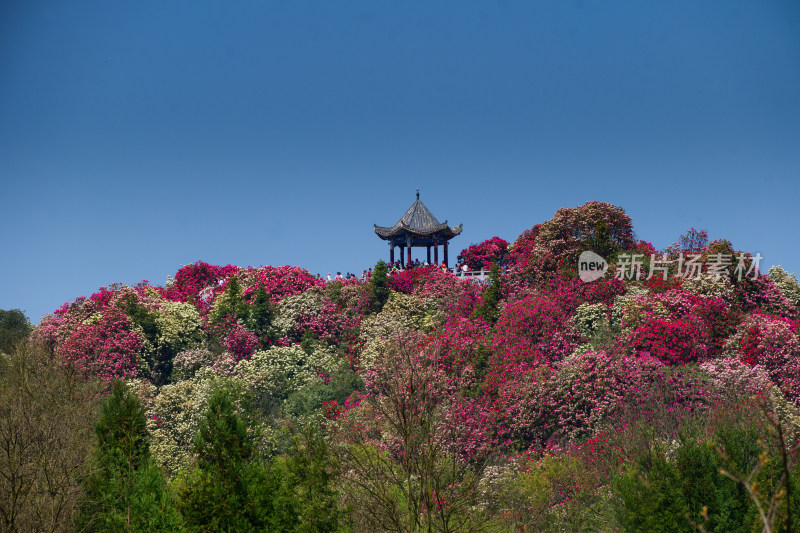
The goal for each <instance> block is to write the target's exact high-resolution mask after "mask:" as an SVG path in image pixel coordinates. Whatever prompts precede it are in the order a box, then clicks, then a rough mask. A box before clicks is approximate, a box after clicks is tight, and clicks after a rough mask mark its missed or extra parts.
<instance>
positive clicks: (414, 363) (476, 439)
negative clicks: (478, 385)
mask: <svg viewBox="0 0 800 533" xmlns="http://www.w3.org/2000/svg"><path fill="white" fill-rule="evenodd" d="M440 361H441V346H440V344H439V343H438V342H433V343H426V342H425V341H424V340H423V339H420V338H419V337H417V338H404V339H401V338H397V339H395V344H393V346H392V347H391V348H390V349H389V350H388V351H387V352H386V353H385V354H384V357H381V358H380V359H379V361H378V362H377V363H376V365H375V366H374V367H373V369H372V370H370V371H368V372H367V373H366V376H365V381H366V388H367V390H366V393H365V394H364V395H363V396H362V397H361V398H360V401H359V405H358V406H357V407H354V408H351V409H349V410H347V411H345V412H344V413H342V414H337V416H336V418H335V422H336V424H335V428H336V431H335V438H336V440H337V443H338V444H337V450H338V453H339V455H340V457H341V460H342V461H343V466H344V468H345V471H347V472H349V473H348V475H347V476H346V477H345V479H344V484H345V492H346V494H347V496H348V498H347V499H348V503H349V504H351V505H352V506H353V508H354V514H355V515H356V516H357V517H358V519H359V520H364V521H366V522H368V523H369V524H370V527H371V528H372V529H374V530H378V529H390V530H394V531H423V530H428V528H429V527H430V528H433V529H434V530H437V531H442V530H444V531H448V530H452V528H453V527H454V526H455V525H456V524H457V523H459V522H460V521H463V520H465V519H466V517H468V516H469V513H470V512H471V511H470V509H471V508H472V507H473V506H474V504H475V499H476V497H477V491H476V488H477V481H478V480H479V478H480V473H481V471H482V469H483V468H484V467H485V465H486V461H487V459H488V458H489V457H490V456H491V454H492V452H493V449H494V448H495V447H496V444H497V442H496V440H495V437H494V417H493V415H492V412H491V410H489V409H487V408H485V407H484V406H483V405H482V404H481V403H480V402H476V401H473V400H470V399H468V398H466V397H465V396H464V395H463V394H461V393H460V379H459V377H458V376H454V375H451V374H448V373H447V372H445V370H444V369H443V368H442V366H441V364H440ZM390 494H391V495H392V496H391V497H387V496H389V495H390Z"/></svg>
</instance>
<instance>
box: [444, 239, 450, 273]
mask: <svg viewBox="0 0 800 533" xmlns="http://www.w3.org/2000/svg"><path fill="white" fill-rule="evenodd" d="M444 266H446V267H447V268H450V263H448V262H447V241H444Z"/></svg>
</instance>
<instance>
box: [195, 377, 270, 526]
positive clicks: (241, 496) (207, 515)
mask: <svg viewBox="0 0 800 533" xmlns="http://www.w3.org/2000/svg"><path fill="white" fill-rule="evenodd" d="M194 453H195V455H196V458H197V464H196V468H195V471H194V473H193V474H192V475H191V476H190V478H189V479H188V480H187V483H186V486H185V487H184V489H183V491H182V493H181V495H180V501H179V508H180V511H181V513H182V514H183V517H184V520H185V521H186V525H187V526H188V529H189V530H190V531H260V530H262V529H263V528H265V527H267V526H268V525H269V522H270V515H271V514H272V509H271V500H272V494H273V493H274V491H275V486H274V484H273V483H271V480H270V478H269V476H268V475H267V469H266V468H265V466H264V464H263V463H262V462H261V461H260V460H259V459H258V457H257V454H256V450H255V449H254V446H253V440H252V438H251V436H249V435H248V434H247V427H246V424H245V421H244V419H243V418H242V417H241V416H239V415H238V414H237V413H236V411H235V408H234V404H233V402H232V401H231V399H230V397H229V396H228V394H227V393H226V392H225V391H224V390H221V389H218V390H216V391H214V393H212V395H211V397H210V398H209V400H208V409H207V410H206V414H205V417H204V419H203V420H201V421H200V429H199V431H198V433H197V436H196V437H195V442H194Z"/></svg>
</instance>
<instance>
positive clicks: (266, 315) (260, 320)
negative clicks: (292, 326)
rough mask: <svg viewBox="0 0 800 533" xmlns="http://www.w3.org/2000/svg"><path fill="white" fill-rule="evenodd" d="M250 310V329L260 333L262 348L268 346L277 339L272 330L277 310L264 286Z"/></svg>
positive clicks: (257, 292) (259, 290)
mask: <svg viewBox="0 0 800 533" xmlns="http://www.w3.org/2000/svg"><path fill="white" fill-rule="evenodd" d="M249 311H250V314H249V317H248V319H249V325H250V328H249V329H250V331H252V332H253V333H255V334H256V335H258V339H259V342H260V344H261V347H262V348H268V347H269V346H270V345H271V344H272V343H273V342H274V341H275V340H276V339H275V335H274V332H273V330H272V321H273V318H274V315H275V310H274V309H273V306H272V303H270V301H269V296H267V291H266V289H265V288H264V287H259V288H258V290H257V291H256V296H255V299H254V301H253V305H252V307H251V308H250V310H249Z"/></svg>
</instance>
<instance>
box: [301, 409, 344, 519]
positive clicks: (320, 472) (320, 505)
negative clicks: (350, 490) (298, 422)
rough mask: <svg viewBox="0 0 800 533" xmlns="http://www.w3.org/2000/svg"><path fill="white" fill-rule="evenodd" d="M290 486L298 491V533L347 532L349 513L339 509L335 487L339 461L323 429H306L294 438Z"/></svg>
mask: <svg viewBox="0 0 800 533" xmlns="http://www.w3.org/2000/svg"><path fill="white" fill-rule="evenodd" d="M287 469H288V474H289V475H288V480H287V481H288V484H289V485H291V486H292V488H293V492H294V500H295V507H296V509H297V515H298V522H299V523H298V524H297V527H296V529H295V531H296V532H297V533H301V532H302V533H327V532H334V531H345V530H347V529H346V527H345V525H344V522H345V521H346V520H345V519H346V512H345V511H343V510H341V509H339V505H338V500H339V494H338V492H337V491H336V489H335V488H334V480H335V478H336V474H337V469H338V462H337V461H336V459H335V458H334V457H333V455H332V454H331V453H330V451H329V449H328V444H327V442H325V439H324V438H322V436H321V435H320V434H319V428H316V427H313V426H312V425H310V424H309V425H308V426H306V428H305V430H304V431H303V433H302V434H301V435H299V436H296V437H295V439H294V450H293V453H292V455H291V456H290V457H289V459H288V460H287Z"/></svg>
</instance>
